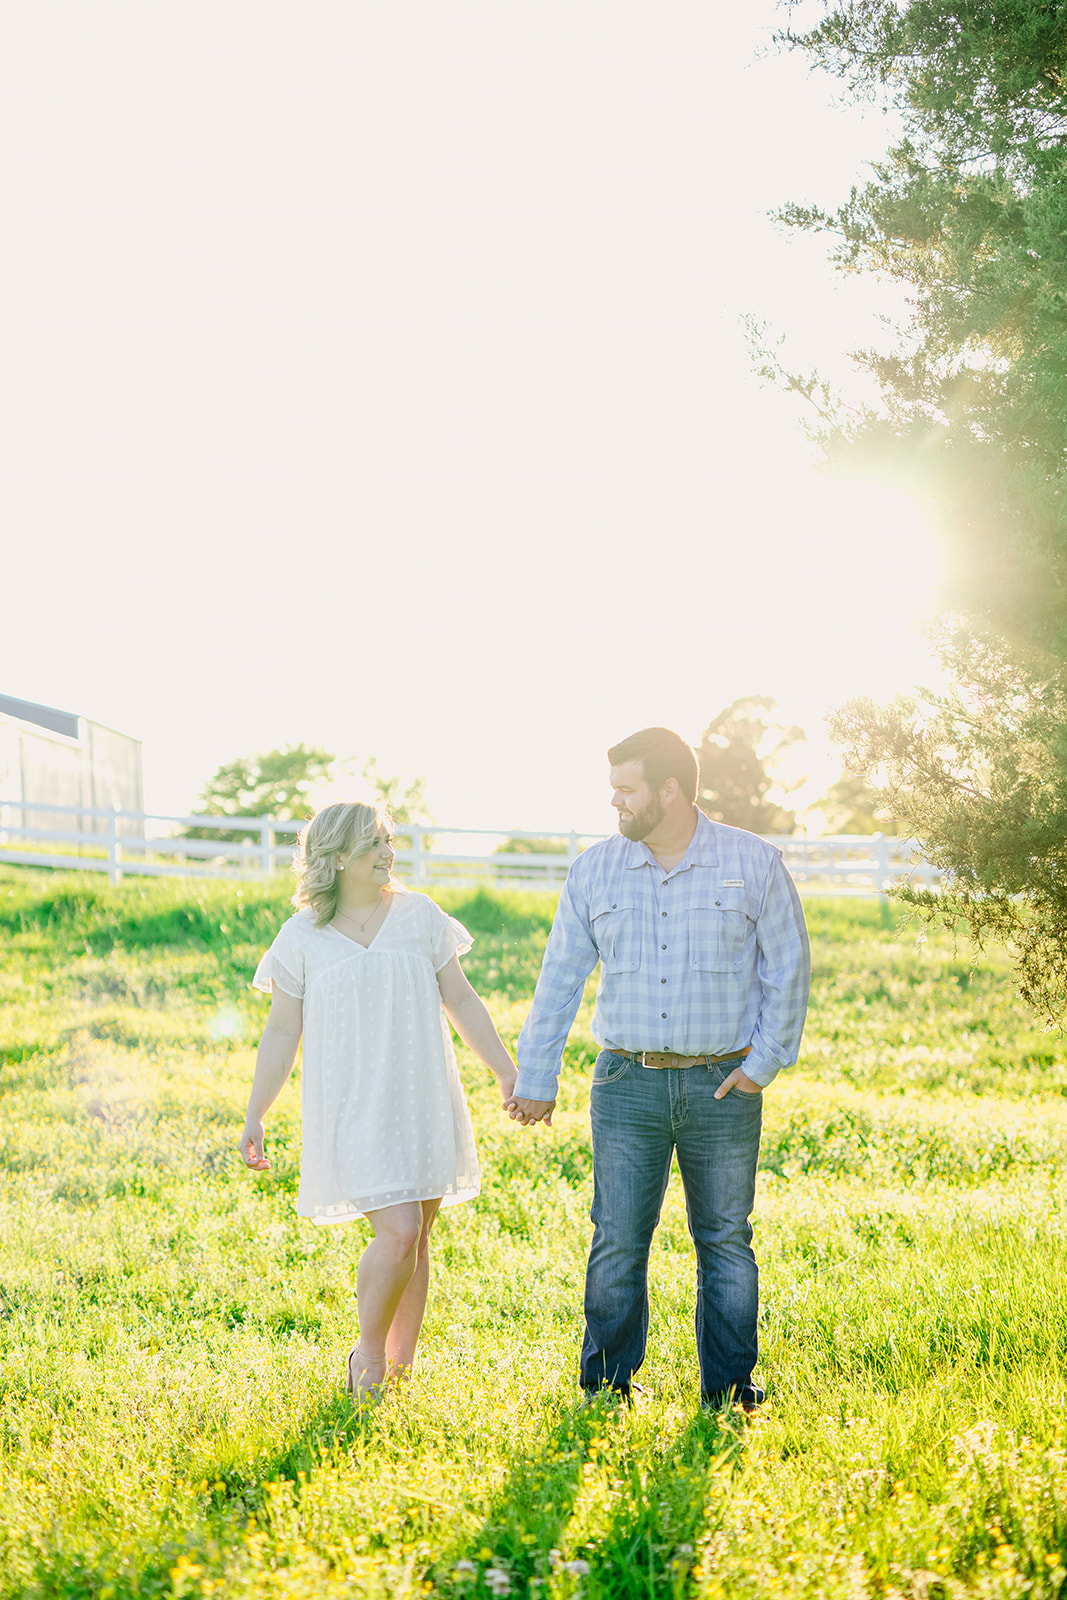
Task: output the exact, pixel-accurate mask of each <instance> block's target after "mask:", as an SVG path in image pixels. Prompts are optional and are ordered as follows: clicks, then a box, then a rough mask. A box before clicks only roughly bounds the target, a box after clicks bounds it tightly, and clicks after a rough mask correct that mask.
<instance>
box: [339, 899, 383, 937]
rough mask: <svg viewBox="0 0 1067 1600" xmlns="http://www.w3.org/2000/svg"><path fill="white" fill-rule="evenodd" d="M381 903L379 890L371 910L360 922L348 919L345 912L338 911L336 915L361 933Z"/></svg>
mask: <svg viewBox="0 0 1067 1600" xmlns="http://www.w3.org/2000/svg"><path fill="white" fill-rule="evenodd" d="M381 903H382V896H381V891H380V890H379V893H378V898H377V900H376V901H375V902H374V904H373V906H372V907H371V909H370V910H369V911H368V912H367V915H366V916H365V917H364V919H363V921H362V922H356V919H355V917H350V916H349V915H348V913H347V912H346V911H339V912H338V913H337V915H338V916H339V917H341V918H342V919H343V921H345V922H351V923H352V924H353V925H354V926H355V927H357V928H358V929H359V931H360V933H362V932H363V930H364V928H365V927H366V926H367V923H368V922H369V921H370V919H371V917H373V915H374V913H375V912H376V911H377V909H378V907H379V906H380V905H381Z"/></svg>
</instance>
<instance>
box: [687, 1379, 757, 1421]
mask: <svg viewBox="0 0 1067 1600" xmlns="http://www.w3.org/2000/svg"><path fill="white" fill-rule="evenodd" d="M766 1398H767V1394H766V1391H765V1390H763V1389H761V1388H760V1386H759V1384H758V1383H746V1384H745V1385H744V1387H743V1388H741V1389H720V1391H719V1393H718V1394H709V1395H708V1396H707V1398H706V1399H704V1400H701V1402H700V1409H701V1411H730V1410H732V1408H733V1407H734V1406H740V1407H741V1410H742V1411H743V1412H744V1413H745V1415H746V1416H749V1417H750V1416H751V1415H752V1413H753V1411H755V1410H756V1409H757V1408H758V1407H759V1406H761V1405H762V1404H763V1402H764V1400H766Z"/></svg>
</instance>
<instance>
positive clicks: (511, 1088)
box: [494, 1062, 556, 1128]
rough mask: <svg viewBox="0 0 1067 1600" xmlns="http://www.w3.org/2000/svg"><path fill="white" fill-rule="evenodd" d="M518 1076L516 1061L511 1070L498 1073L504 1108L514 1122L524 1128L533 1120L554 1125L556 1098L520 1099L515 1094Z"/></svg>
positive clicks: (546, 1124)
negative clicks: (553, 1113)
mask: <svg viewBox="0 0 1067 1600" xmlns="http://www.w3.org/2000/svg"><path fill="white" fill-rule="evenodd" d="M494 1071H495V1068H494ZM517 1078H518V1069H517V1068H516V1066H515V1064H514V1062H512V1064H511V1071H510V1072H508V1073H503V1072H497V1073H496V1080H497V1082H498V1083H499V1085H500V1098H501V1101H502V1103H503V1107H504V1110H505V1111H506V1112H507V1114H508V1116H509V1117H510V1118H511V1120H512V1122H517V1123H519V1125H520V1126H521V1127H523V1128H526V1127H529V1126H530V1124H531V1123H533V1122H543V1123H544V1124H545V1126H546V1127H548V1128H550V1127H551V1126H552V1112H553V1111H554V1109H555V1105H556V1102H555V1101H554V1100H520V1099H519V1098H518V1097H517V1096H516V1094H515V1082H516V1079H517Z"/></svg>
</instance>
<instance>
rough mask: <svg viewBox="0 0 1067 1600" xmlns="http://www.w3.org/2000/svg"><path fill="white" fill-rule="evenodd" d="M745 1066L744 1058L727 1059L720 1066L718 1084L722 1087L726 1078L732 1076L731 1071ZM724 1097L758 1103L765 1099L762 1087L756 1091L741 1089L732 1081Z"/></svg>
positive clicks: (725, 1098)
mask: <svg viewBox="0 0 1067 1600" xmlns="http://www.w3.org/2000/svg"><path fill="white" fill-rule="evenodd" d="M743 1066H744V1060H743V1058H739V1059H738V1060H737V1061H726V1062H724V1063H722V1064H721V1065H720V1067H719V1084H718V1086H719V1087H721V1086H722V1085H723V1084H724V1083H725V1082H726V1080H727V1078H728V1077H729V1076H730V1074H731V1072H736V1071H737V1069H738V1067H743ZM723 1099H724V1100H754V1101H755V1102H756V1104H757V1105H759V1103H760V1101H761V1100H762V1099H763V1090H762V1089H758V1090H756V1091H755V1092H753V1091H752V1090H750V1089H739V1088H738V1086H737V1084H736V1083H732V1084H731V1085H730V1087H729V1088H728V1089H727V1091H726V1093H725V1094H724V1095H723Z"/></svg>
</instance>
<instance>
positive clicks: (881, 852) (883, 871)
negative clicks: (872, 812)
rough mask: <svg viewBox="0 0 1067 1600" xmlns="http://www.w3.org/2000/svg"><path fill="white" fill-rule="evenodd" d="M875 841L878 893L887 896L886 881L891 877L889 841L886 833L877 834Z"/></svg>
mask: <svg viewBox="0 0 1067 1600" xmlns="http://www.w3.org/2000/svg"><path fill="white" fill-rule="evenodd" d="M874 839H875V847H876V849H877V852H878V891H879V893H880V894H885V880H886V879H887V878H888V876H889V841H888V839H887V838H886V836H885V834H884V833H876V834H875V836H874Z"/></svg>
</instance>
